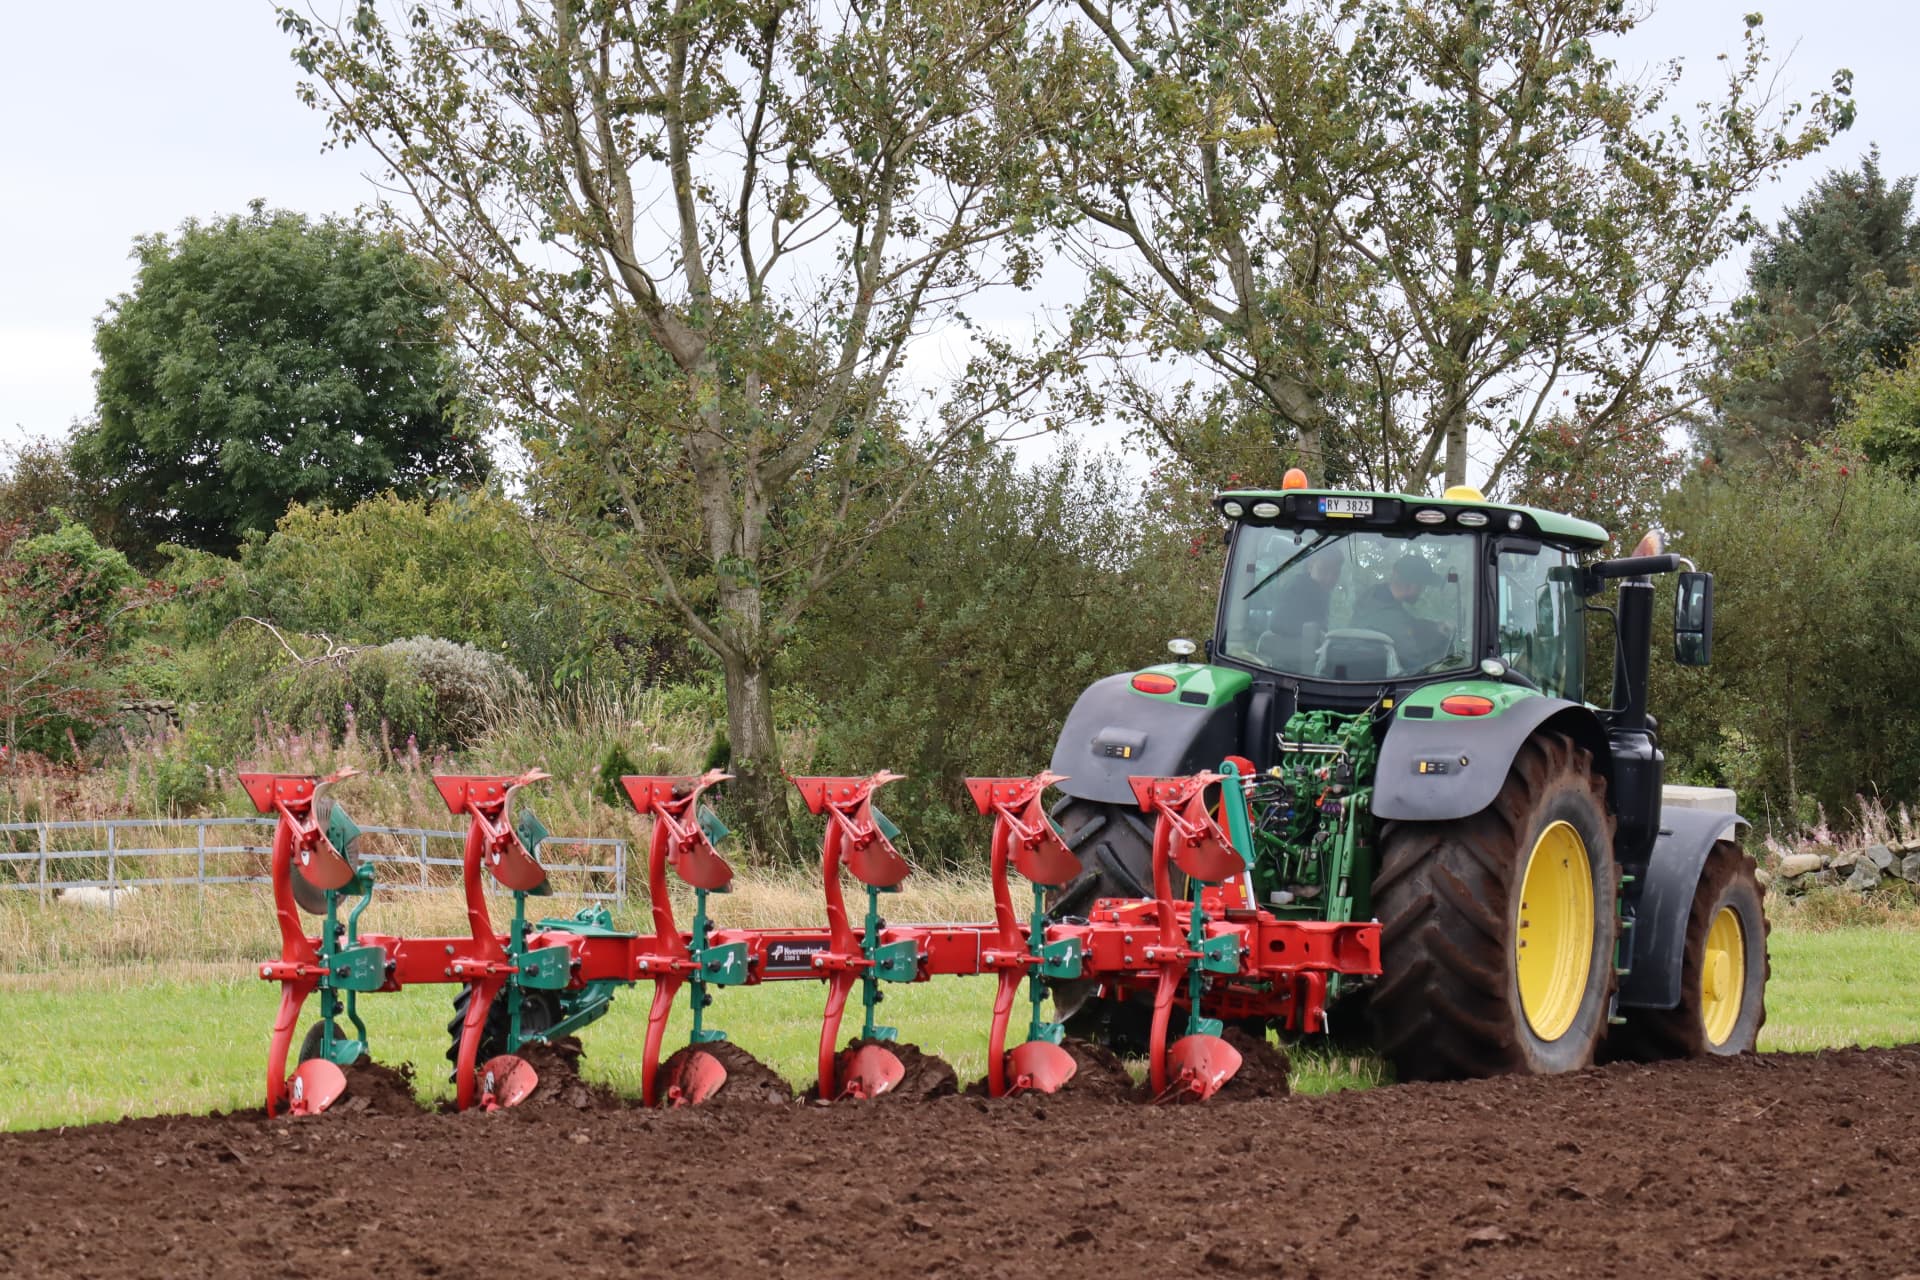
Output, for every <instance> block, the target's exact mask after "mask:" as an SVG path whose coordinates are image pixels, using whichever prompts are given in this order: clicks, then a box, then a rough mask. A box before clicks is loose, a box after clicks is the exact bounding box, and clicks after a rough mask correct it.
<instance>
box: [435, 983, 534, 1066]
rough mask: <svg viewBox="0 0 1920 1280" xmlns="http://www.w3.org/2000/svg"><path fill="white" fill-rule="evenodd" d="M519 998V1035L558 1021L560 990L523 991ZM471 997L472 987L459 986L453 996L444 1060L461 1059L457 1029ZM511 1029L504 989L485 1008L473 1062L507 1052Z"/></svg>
mask: <svg viewBox="0 0 1920 1280" xmlns="http://www.w3.org/2000/svg"><path fill="white" fill-rule="evenodd" d="M522 995H523V999H522V1000H521V1001H520V1034H521V1035H522V1036H537V1035H539V1034H540V1033H541V1032H543V1031H545V1030H546V1029H547V1028H549V1027H552V1026H556V1025H558V1024H559V1022H560V1017H561V1014H560V993H559V992H557V991H527V992H523V993H522ZM472 1000H473V988H472V987H461V988H460V990H459V992H458V993H456V994H455V995H454V997H453V1020H452V1021H451V1022H449V1023H447V1061H448V1062H450V1063H455V1064H458V1062H459V1061H460V1028H461V1026H462V1025H463V1024H464V1023H465V1022H466V1020H467V1005H468V1004H469V1003H471V1002H472ZM510 1030H511V1028H510V1027H509V1026H508V1025H507V993H506V992H505V991H504V990H503V991H501V992H500V994H499V995H497V996H495V997H494V998H493V1007H492V1008H490V1009H488V1010H487V1020H486V1022H485V1023H484V1024H483V1025H482V1026H481V1028H480V1049H479V1052H478V1053H476V1054H475V1055H474V1061H475V1062H485V1061H486V1060H487V1059H488V1058H493V1057H497V1056H499V1055H500V1054H503V1053H507V1052H509V1050H508V1048H507V1035H508V1032H509V1031H510Z"/></svg>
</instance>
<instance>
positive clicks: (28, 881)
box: [0, 817, 627, 906]
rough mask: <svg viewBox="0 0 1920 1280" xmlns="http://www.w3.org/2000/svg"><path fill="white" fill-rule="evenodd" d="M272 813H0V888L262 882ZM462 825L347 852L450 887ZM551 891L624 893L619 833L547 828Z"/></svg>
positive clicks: (406, 884)
mask: <svg viewBox="0 0 1920 1280" xmlns="http://www.w3.org/2000/svg"><path fill="white" fill-rule="evenodd" d="M273 824H274V819H272V818H268V817H257V818H256V817H241V818H102V819H98V820H94V821H75V822H7V823H0V892H5V891H9V890H11V891H18V892H28V893H36V892H37V893H38V894H39V895H40V897H41V899H42V901H45V900H48V899H50V898H51V897H52V896H53V895H54V894H55V893H56V892H57V891H59V890H62V889H99V890H104V891H105V892H106V893H107V894H108V895H109V896H108V905H109V906H111V905H113V904H114V903H115V902H116V901H117V899H118V897H119V894H120V891H122V890H128V889H141V888H148V887H162V886H172V887H188V888H200V889H206V888H209V887H212V886H218V885H232V884H268V883H271V881H272V876H271V875H270V874H269V872H270V870H271V867H270V866H269V862H268V860H269V858H270V857H271V856H272V852H273ZM466 838H467V836H466V832H464V831H444V830H437V829H435V828H431V827H361V828H360V839H359V840H357V841H355V842H354V856H355V857H356V858H357V859H358V860H359V861H360V862H362V863H371V864H373V865H374V866H375V867H376V868H377V870H376V872H375V876H376V879H377V880H378V883H379V885H380V888H381V889H382V890H396V889H397V890H400V891H402V892H407V891H411V892H415V893H418V892H422V891H427V890H434V889H447V888H457V887H458V886H459V884H460V867H461V861H462V860H461V853H462V850H463V849H464V847H465V844H466ZM540 861H541V865H543V866H545V867H546V869H547V872H548V876H549V883H550V884H551V885H552V886H553V896H555V897H557V898H581V899H588V900H592V901H601V902H617V901H620V900H622V899H624V898H625V897H626V893H627V842H626V841H625V840H624V839H621V838H619V837H617V836H559V835H556V836H549V837H548V838H547V840H546V841H545V842H544V843H543V844H541V846H540Z"/></svg>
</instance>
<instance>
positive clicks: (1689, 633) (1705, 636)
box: [1673, 573, 1713, 667]
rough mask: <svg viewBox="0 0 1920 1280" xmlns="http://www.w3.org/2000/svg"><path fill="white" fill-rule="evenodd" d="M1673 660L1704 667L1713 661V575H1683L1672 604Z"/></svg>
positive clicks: (1682, 664)
mask: <svg viewBox="0 0 1920 1280" xmlns="http://www.w3.org/2000/svg"><path fill="white" fill-rule="evenodd" d="M1673 660H1674V661H1675V662H1677V663H1679V664H1680V665H1681V666H1683V667H1704V666H1706V665H1707V663H1708V662H1710V661H1712V660H1713V575H1712V574H1710V573H1682V574H1681V575H1680V577H1679V590H1678V592H1677V593H1676V594H1675V596H1674V601H1673Z"/></svg>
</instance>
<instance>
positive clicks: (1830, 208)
mask: <svg viewBox="0 0 1920 1280" xmlns="http://www.w3.org/2000/svg"><path fill="white" fill-rule="evenodd" d="M1913 187H1914V180H1913V178H1911V177H1906V178H1901V179H1899V180H1897V181H1894V182H1889V181H1887V179H1886V176H1885V175H1884V174H1883V173H1882V172H1881V170H1880V157H1879V153H1878V152H1877V151H1870V152H1868V153H1867V155H1866V156H1865V158H1863V159H1862V160H1861V162H1860V167H1859V168H1858V169H1843V170H1836V171H1834V172H1832V173H1829V174H1828V175H1827V176H1826V177H1824V178H1822V179H1821V180H1820V181H1819V182H1818V183H1816V184H1815V186H1814V189H1813V190H1812V191H1811V192H1809V193H1808V194H1807V195H1806V196H1805V197H1803V198H1802V199H1801V200H1800V202H1799V203H1798V204H1796V205H1795V206H1794V207H1793V208H1792V209H1791V210H1789V211H1788V213H1787V215H1786V217H1784V218H1782V219H1781V220H1780V222H1779V224H1778V225H1777V226H1776V227H1774V228H1773V229H1772V230H1770V231H1767V232H1764V233H1763V234H1762V236H1761V239H1760V243H1759V245H1758V246H1757V248H1756V249H1755V251H1754V255H1753V261H1752V263H1751V265H1750V266H1749V267H1748V269H1747V292H1746V294H1745V295H1744V296H1742V297H1741V298H1740V299H1739V300H1738V302H1737V303H1736V304H1735V307H1734V314H1733V320H1732V322H1731V324H1730V325H1729V327H1728V329H1727V331H1726V333H1725V334H1724V336H1723V338H1722V340H1721V344H1720V349H1719V351H1718V354H1717V366H1716V369H1715V372H1714V377H1713V379H1712V381H1711V382H1710V384H1709V385H1710V387H1711V389H1712V391H1713V395H1714V407H1715V410H1716V412H1715V414H1714V415H1713V416H1712V417H1710V418H1708V419H1706V420H1704V421H1703V422H1702V423H1701V425H1700V426H1699V428H1698V429H1697V434H1698V435H1699V436H1700V441H1701V444H1702V445H1703V446H1704V447H1705V448H1706V449H1707V451H1708V453H1709V454H1710V455H1711V456H1712V457H1714V458H1715V459H1716V460H1727V459H1738V458H1749V459H1751V458H1756V457H1763V456H1767V455H1770V454H1772V455H1779V456H1781V457H1783V458H1786V459H1788V460H1791V459H1792V458H1793V457H1794V456H1796V455H1797V452H1798V450H1799V448H1800V447H1801V446H1802V445H1804V444H1805V443H1806V442H1808V441H1810V440H1814V439H1817V438H1819V437H1820V436H1821V435H1823V434H1825V433H1826V432H1828V431H1830V430H1832V428H1833V427H1834V426H1835V425H1837V423H1838V422H1839V420H1840V419H1841V418H1842V417H1843V416H1845V411H1846V406H1847V402H1848V400H1849V399H1850V392H1849V387H1850V386H1851V384H1852V383H1853V381H1854V379H1856V378H1858V377H1859V376H1861V375H1862V374H1864V373H1869V372H1872V371H1875V370H1894V369H1898V368H1899V367H1900V366H1901V364H1902V363H1903V362H1904V360H1905V358H1906V355H1907V353H1908V352H1909V351H1910V350H1912V349H1913V348H1914V347H1915V345H1916V343H1917V342H1920V290H1917V289H1916V286H1920V218H1916V217H1915V214H1914V208H1913Z"/></svg>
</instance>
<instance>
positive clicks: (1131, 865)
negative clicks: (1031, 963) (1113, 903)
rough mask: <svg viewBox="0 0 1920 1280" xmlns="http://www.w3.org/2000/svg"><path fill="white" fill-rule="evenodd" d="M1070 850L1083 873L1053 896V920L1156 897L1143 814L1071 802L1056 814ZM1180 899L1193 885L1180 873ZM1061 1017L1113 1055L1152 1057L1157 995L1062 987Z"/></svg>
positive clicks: (1056, 1002) (1176, 880) (1056, 1004)
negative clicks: (1106, 902)
mask: <svg viewBox="0 0 1920 1280" xmlns="http://www.w3.org/2000/svg"><path fill="white" fill-rule="evenodd" d="M1053 820H1054V822H1055V823H1056V824H1058V826H1059V828H1060V834H1061V836H1062V837H1063V838H1064V839H1065V840H1066V842H1067V847H1068V848H1069V849H1072V850H1073V851H1074V853H1076V854H1077V855H1079V858H1080V865H1081V871H1080V874H1079V875H1078V876H1075V877H1074V878H1073V879H1072V880H1071V881H1069V882H1068V883H1066V884H1064V885H1062V886H1061V887H1060V888H1058V889H1056V890H1054V891H1053V892H1052V893H1050V894H1048V895H1047V918H1048V919H1049V920H1056V921H1057V920H1064V919H1068V918H1080V919H1084V918H1086V916H1087V915H1088V914H1089V913H1090V912H1092V910H1093V905H1094V903H1096V902H1098V901H1099V900H1100V899H1102V898H1151V897H1152V896H1153V823H1152V822H1150V821H1148V820H1147V816H1146V815H1145V814H1143V813H1141V812H1140V810H1139V808H1138V806H1135V805H1127V804H1106V803H1103V802H1101V801H1098V800H1081V799H1078V798H1076V797H1072V796H1069V797H1068V798H1067V799H1065V800H1062V801H1061V802H1060V803H1059V804H1057V805H1055V806H1054V808H1053ZM1171 870H1172V875H1173V892H1174V896H1176V897H1179V896H1181V895H1183V894H1185V892H1186V885H1187V878H1186V876H1184V875H1182V874H1181V873H1180V871H1179V869H1178V868H1172V869H1171ZM1051 986H1052V991H1053V1008H1054V1016H1055V1017H1056V1018H1058V1019H1059V1020H1060V1021H1061V1022H1063V1023H1065V1024H1066V1028H1067V1034H1068V1035H1070V1036H1073V1037H1075V1038H1077V1039H1080V1040H1087V1041H1091V1042H1093V1043H1096V1044H1104V1045H1108V1046H1110V1047H1112V1048H1113V1049H1114V1050H1115V1051H1116V1052H1119V1053H1122V1054H1138V1053H1145V1052H1146V1051H1147V1042H1148V1039H1149V1035H1150V1030H1151V1024H1152V1021H1153V998H1152V997H1151V996H1150V995H1142V996H1135V997H1133V998H1131V999H1126V1000H1118V999H1114V998H1112V997H1110V996H1102V995H1100V994H1098V993H1099V990H1100V984H1099V983H1097V982H1055V983H1053V984H1051Z"/></svg>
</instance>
